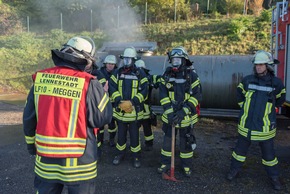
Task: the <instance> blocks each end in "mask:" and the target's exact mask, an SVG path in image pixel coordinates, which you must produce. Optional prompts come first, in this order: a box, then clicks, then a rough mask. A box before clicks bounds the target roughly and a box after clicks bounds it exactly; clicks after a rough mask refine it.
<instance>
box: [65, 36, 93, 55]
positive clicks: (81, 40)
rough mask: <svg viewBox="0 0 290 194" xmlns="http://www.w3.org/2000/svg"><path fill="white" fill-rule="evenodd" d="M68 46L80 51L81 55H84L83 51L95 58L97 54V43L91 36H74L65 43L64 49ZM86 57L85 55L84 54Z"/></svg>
mask: <svg viewBox="0 0 290 194" xmlns="http://www.w3.org/2000/svg"><path fill="white" fill-rule="evenodd" d="M66 47H71V48H73V49H75V50H76V51H78V52H79V53H78V54H80V55H83V53H82V52H86V54H89V55H90V57H92V58H94V56H95V44H94V41H93V40H92V39H90V38H88V37H87V38H85V37H73V38H71V39H69V41H68V42H67V43H66V44H65V45H64V50H65V48H66ZM83 56H84V57H86V56H85V55H83Z"/></svg>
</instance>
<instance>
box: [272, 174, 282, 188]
mask: <svg viewBox="0 0 290 194" xmlns="http://www.w3.org/2000/svg"><path fill="white" fill-rule="evenodd" d="M270 182H271V184H272V186H273V189H274V190H277V191H280V190H282V184H281V182H280V180H279V177H270Z"/></svg>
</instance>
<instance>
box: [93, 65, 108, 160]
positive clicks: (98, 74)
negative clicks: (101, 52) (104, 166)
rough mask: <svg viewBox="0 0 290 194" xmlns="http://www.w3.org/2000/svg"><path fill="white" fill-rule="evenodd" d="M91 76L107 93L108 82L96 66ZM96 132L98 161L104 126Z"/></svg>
mask: <svg viewBox="0 0 290 194" xmlns="http://www.w3.org/2000/svg"><path fill="white" fill-rule="evenodd" d="M92 75H93V76H96V78H97V79H98V81H99V82H100V84H102V86H103V88H104V91H105V92H108V81H107V79H106V77H105V75H104V74H103V73H102V72H101V70H100V69H99V68H98V66H97V65H94V68H93V71H92ZM112 120H113V119H112ZM111 122H112V121H111ZM97 132H98V133H97V146H98V152H97V160H98V161H100V159H101V156H102V145H103V140H104V126H102V127H100V128H99V129H98V131H97Z"/></svg>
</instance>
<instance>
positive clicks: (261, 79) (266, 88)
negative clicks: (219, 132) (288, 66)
mask: <svg viewBox="0 0 290 194" xmlns="http://www.w3.org/2000/svg"><path fill="white" fill-rule="evenodd" d="M276 62H277V60H273V59H272V55H271V54H270V53H268V52H266V51H263V50H260V51H257V53H256V54H255V56H254V59H253V64H254V68H253V70H254V74H252V75H248V76H246V77H245V78H243V80H242V82H241V83H240V84H239V85H238V87H237V100H238V104H239V106H240V107H241V111H240V117H239V123H238V133H239V136H238V141H237V144H236V147H235V149H234V151H233V153H232V160H231V167H230V171H229V173H228V174H227V179H228V180H229V181H231V180H233V179H234V178H236V177H237V175H238V173H239V172H240V171H241V168H242V166H243V164H244V162H245V160H246V154H247V151H248V148H249V146H250V145H251V142H258V143H259V146H260V148H261V152H262V164H263V165H264V166H265V169H266V172H267V174H268V176H269V178H270V181H271V184H272V186H273V188H274V189H275V190H281V189H282V185H281V183H280V180H279V172H278V160H277V157H276V156H275V150H274V137H275V136H276V111H275V108H276V107H280V106H281V105H282V104H283V103H284V101H285V93H286V91H285V87H284V85H283V83H282V81H281V80H280V79H279V78H277V77H276V76H275V72H274V65H275V63H276Z"/></svg>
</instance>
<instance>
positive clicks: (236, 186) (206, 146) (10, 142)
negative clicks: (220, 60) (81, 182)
mask: <svg viewBox="0 0 290 194" xmlns="http://www.w3.org/2000/svg"><path fill="white" fill-rule="evenodd" d="M22 110H23V105H21V106H19V105H12V104H8V103H6V102H5V103H4V102H1V101H0V136H1V142H0V163H1V165H0V172H1V176H0V193H3V194H31V193H35V190H34V188H33V178H34V174H33V163H34V157H33V156H30V155H29V154H28V153H27V151H26V145H25V142H24V137H23V132H22V125H21V122H22V121H21V118H22ZM236 123H237V121H236V120H233V119H231V120H219V119H212V118H201V119H200V122H199V123H198V124H197V125H196V129H195V134H196V138H197V148H196V151H195V153H194V161H193V164H192V169H193V175H192V177H191V178H186V177H184V176H183V174H182V172H181V170H180V164H179V160H178V153H179V149H178V148H177V149H176V152H177V157H176V166H175V177H176V178H177V179H178V180H179V181H178V182H172V181H168V180H163V179H162V177H161V175H160V174H158V173H157V168H158V167H159V165H160V163H159V161H160V148H161V144H162V136H163V133H162V131H161V130H160V124H159V125H158V126H157V127H156V128H153V129H154V136H155V139H154V150H153V151H150V152H145V151H143V152H142V158H141V162H142V166H141V168H139V169H135V168H133V167H132V164H131V158H130V153H129V152H128V154H127V156H126V158H125V160H124V161H123V162H122V163H121V164H120V165H119V166H114V165H112V159H113V156H114V148H111V147H109V145H108V144H107V143H105V145H104V147H103V155H102V158H101V160H100V162H99V163H98V178H97V191H98V192H97V193H140V194H141V193H223V194H224V193H290V167H289V164H290V151H289V150H290V141H289V139H290V135H289V133H290V131H289V130H288V129H287V128H288V125H290V122H289V119H288V120H286V119H282V120H280V125H279V128H278V129H279V130H278V134H277V138H276V150H277V156H278V158H279V162H280V168H281V177H282V181H283V184H284V189H283V191H281V192H276V191H274V190H272V187H271V186H270V184H269V182H268V178H267V176H266V172H265V170H264V168H263V166H262V164H261V152H260V148H259V146H258V145H257V144H255V143H253V144H252V146H251V148H250V150H249V153H248V158H247V161H246V163H245V166H244V169H243V171H242V172H241V174H240V176H239V177H238V178H237V179H236V180H234V181H233V182H228V181H226V180H225V176H226V173H227V172H228V169H229V165H230V157H231V152H232V149H233V147H234V145H235V141H236V135H237V129H236ZM141 134H142V137H141V140H142V142H144V141H143V132H141ZM107 138H108V137H107V133H105V139H107ZM177 142H178V140H177ZM63 193H67V192H66V190H65V191H64V192H63Z"/></svg>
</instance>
